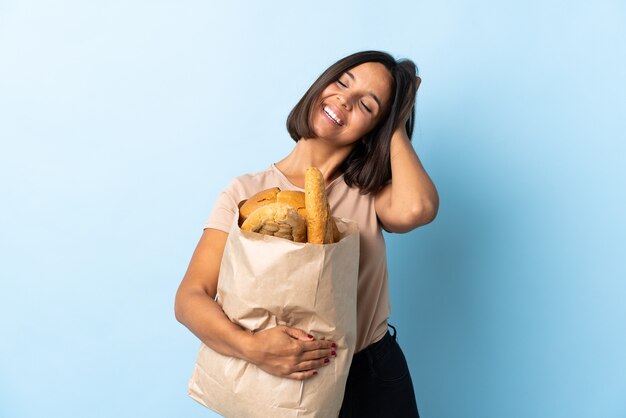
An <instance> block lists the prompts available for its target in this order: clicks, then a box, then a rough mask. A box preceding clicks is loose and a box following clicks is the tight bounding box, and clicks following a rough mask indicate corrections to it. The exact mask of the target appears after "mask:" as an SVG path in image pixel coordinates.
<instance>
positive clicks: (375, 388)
mask: <svg viewBox="0 0 626 418" xmlns="http://www.w3.org/2000/svg"><path fill="white" fill-rule="evenodd" d="M390 327H391V328H392V329H393V335H391V333H390V332H389V331H387V333H386V334H385V336H384V337H383V338H382V339H381V340H380V341H377V342H375V343H374V344H372V345H369V346H368V347H367V348H365V349H364V350H361V351H359V352H358V353H356V354H355V355H354V357H353V358H352V364H351V365H350V372H349V374H348V382H347V383H346V391H345V394H344V397H343V404H342V405H341V411H340V412H339V418H353V417H354V418H394V417H398V418H400V417H402V418H419V413H418V412H417V403H416V402H415V392H414V391H413V382H412V381H411V375H410V373H409V368H408V366H407V364H406V359H405V358H404V354H403V353H402V350H401V349H400V346H399V345H398V342H397V341H396V329H395V328H394V327H393V326H391V325H390Z"/></svg>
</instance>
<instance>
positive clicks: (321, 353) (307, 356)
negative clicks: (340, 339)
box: [300, 349, 337, 361]
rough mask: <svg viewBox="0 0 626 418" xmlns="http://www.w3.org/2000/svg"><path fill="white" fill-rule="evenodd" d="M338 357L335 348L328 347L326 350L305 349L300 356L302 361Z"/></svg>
mask: <svg viewBox="0 0 626 418" xmlns="http://www.w3.org/2000/svg"><path fill="white" fill-rule="evenodd" d="M335 357H337V353H336V352H335V351H334V350H330V349H326V350H314V351H305V352H304V353H302V355H301V356H300V359H301V360H302V361H308V360H319V359H324V358H335Z"/></svg>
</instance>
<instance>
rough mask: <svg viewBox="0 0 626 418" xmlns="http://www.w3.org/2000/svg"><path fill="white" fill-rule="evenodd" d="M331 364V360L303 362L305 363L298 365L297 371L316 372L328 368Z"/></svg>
mask: <svg viewBox="0 0 626 418" xmlns="http://www.w3.org/2000/svg"><path fill="white" fill-rule="evenodd" d="M329 364H330V359H329V358H323V359H319V360H309V361H303V362H300V363H298V364H297V365H296V367H295V369H296V370H300V371H305V370H315V369H319V368H320V367H324V366H328V365H329Z"/></svg>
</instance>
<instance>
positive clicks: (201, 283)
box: [175, 51, 439, 418]
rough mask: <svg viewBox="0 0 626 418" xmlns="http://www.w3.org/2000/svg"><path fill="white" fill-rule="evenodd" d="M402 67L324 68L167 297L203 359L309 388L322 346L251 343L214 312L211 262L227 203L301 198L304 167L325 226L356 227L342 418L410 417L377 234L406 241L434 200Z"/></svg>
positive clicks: (361, 61) (279, 331)
mask: <svg viewBox="0 0 626 418" xmlns="http://www.w3.org/2000/svg"><path fill="white" fill-rule="evenodd" d="M415 74H416V67H415V64H413V62H411V61H409V60H402V61H399V62H398V61H396V60H395V59H394V58H393V57H392V56H390V55H389V54H387V53H384V52H379V51H364V52H359V53H355V54H352V55H350V56H347V57H345V58H343V59H341V60H339V61H337V62H336V63H335V64H333V65H332V66H331V67H329V68H328V69H327V70H326V71H325V72H324V73H323V74H322V75H321V76H320V77H319V78H318V79H317V81H315V82H314V83H313V85H312V86H311V87H310V88H309V90H308V91H307V92H306V93H305V94H304V96H303V97H302V99H301V100H300V101H299V102H298V104H297V105H296V106H295V107H294V109H293V110H292V111H291V113H290V114H289V117H288V119H287V129H288V131H289V133H290V135H291V137H292V138H293V139H294V141H296V145H295V147H294V149H293V151H292V152H291V153H290V154H289V155H288V156H287V157H285V158H284V159H282V160H281V161H279V162H277V163H275V164H272V165H271V166H270V167H268V168H267V169H266V170H264V171H262V172H259V173H254V174H246V175H242V176H239V177H237V178H235V179H234V180H233V182H231V184H230V185H229V186H228V187H227V188H226V190H224V192H222V193H221V194H220V196H219V198H218V200H217V203H216V206H215V208H214V210H213V212H212V213H211V215H210V216H209V219H208V221H207V223H206V224H205V229H204V232H203V234H202V237H201V238H200V241H199V243H198V246H197V248H196V250H195V252H194V254H193V256H192V258H191V261H190V264H189V268H188V270H187V272H186V274H185V277H184V278H183V280H182V283H181V284H180V287H179V289H178V292H177V295H176V302H175V312H176V318H177V319H178V320H179V321H180V322H181V323H183V324H184V325H185V326H187V327H188V328H189V329H190V330H191V331H192V332H193V333H194V334H195V335H196V336H197V337H198V338H200V340H202V341H203V342H204V343H205V344H206V345H208V346H209V347H211V348H212V349H213V350H215V351H217V352H219V353H221V354H224V355H228V356H234V357H237V358H241V359H244V360H246V361H249V362H251V363H253V364H255V365H257V366H258V367H260V368H261V369H263V370H265V371H266V372H268V373H271V374H273V375H277V376H283V377H286V378H292V379H310V378H314V376H315V375H316V374H317V369H318V368H320V367H324V366H325V365H328V364H329V363H330V362H331V361H332V359H333V357H334V356H336V352H335V350H334V348H335V345H334V343H333V342H332V341H325V340H314V339H313V338H312V337H311V336H309V335H308V334H307V333H306V330H300V329H295V328H290V327H286V326H278V327H275V328H271V329H267V330H264V331H261V332H258V333H254V334H252V333H249V332H247V331H245V330H242V329H241V328H240V327H239V326H237V325H235V324H233V323H232V322H231V321H230V320H229V319H228V318H227V317H226V315H225V314H224V313H223V311H222V310H221V308H220V307H219V305H218V304H217V303H216V301H215V299H214V298H215V294H216V291H217V279H218V274H219V266H220V260H221V257H222V254H223V251H224V246H225V243H226V238H227V236H228V234H227V233H228V231H229V229H230V226H231V224H232V220H233V217H234V216H235V213H236V211H237V203H238V202H239V201H241V200H243V199H245V198H247V197H249V196H251V195H252V194H254V193H256V192H258V191H259V190H263V189H266V188H270V187H276V186H278V187H280V188H281V189H285V190H303V188H304V173H305V170H306V168H307V167H310V166H316V167H318V168H319V169H320V170H321V172H322V173H323V174H324V178H325V180H326V185H327V194H328V201H329V203H330V207H331V212H332V214H333V216H337V217H343V218H349V219H353V220H355V221H357V223H358V226H359V230H360V247H361V250H360V251H361V255H360V260H359V284H358V295H357V345H356V350H355V352H356V354H355V355H354V357H353V359H352V364H351V367H350V372H349V376H348V381H347V385H346V391H345V394H344V400H343V405H342V409H341V413H340V416H341V417H361V418H362V417H370V416H371V417H396V416H397V417H405V418H406V417H416V416H418V412H417V406H416V402H415V395H414V392H413V385H412V382H411V377H410V375H409V372H408V367H407V365H406V361H405V358H404V355H403V354H402V351H401V350H400V347H399V346H398V344H397V342H396V340H395V332H394V335H393V336H392V335H391V334H390V333H389V331H388V324H387V319H388V317H389V312H390V309H389V292H388V285H387V282H388V277H387V265H386V253H385V242H384V239H383V235H382V229H385V230H386V231H388V232H396V233H404V232H408V231H411V230H413V229H415V228H417V227H418V226H420V225H424V224H427V223H429V222H431V221H432V220H433V219H434V218H435V216H436V213H437V210H438V205H439V203H438V195H437V191H436V189H435V186H434V185H433V183H432V181H431V180H430V178H429V177H428V175H427V173H426V171H425V170H424V168H423V167H422V165H421V163H420V160H419V158H418V157H417V155H416V153H415V151H414V150H413V147H412V146H411V144H410V140H409V138H410V136H411V135H412V131H413V118H414V102H415V94H416V92H417V88H418V87H419V83H420V78H419V77H416V75H415Z"/></svg>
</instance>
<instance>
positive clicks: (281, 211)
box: [241, 203, 306, 242]
mask: <svg viewBox="0 0 626 418" xmlns="http://www.w3.org/2000/svg"><path fill="white" fill-rule="evenodd" d="M241 229H242V230H244V231H251V232H258V233H260V234H265V235H272V236H275V237H278V238H285V239H288V240H291V241H295V242H306V222H305V221H304V218H302V217H301V216H300V215H298V211H297V210H296V209H295V208H294V207H292V206H290V205H288V204H286V203H270V204H267V205H265V206H261V207H259V208H257V209H255V210H254V211H253V212H252V213H251V214H250V216H248V217H247V218H246V220H245V221H244V222H243V224H242V225H241Z"/></svg>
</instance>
